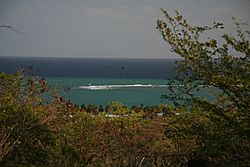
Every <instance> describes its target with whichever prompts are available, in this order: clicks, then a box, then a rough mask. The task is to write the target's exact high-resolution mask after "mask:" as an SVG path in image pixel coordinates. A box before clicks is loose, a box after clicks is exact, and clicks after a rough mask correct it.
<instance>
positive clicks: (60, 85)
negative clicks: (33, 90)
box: [46, 77, 167, 106]
mask: <svg viewBox="0 0 250 167" xmlns="http://www.w3.org/2000/svg"><path fill="white" fill-rule="evenodd" d="M46 79H47V81H48V83H49V84H50V85H51V86H53V87H56V88H57V89H59V90H60V91H61V92H62V94H63V96H64V97H65V98H68V99H70V100H71V101H72V102H74V103H76V104H79V105H81V104H95V105H106V104H108V103H110V102H111V101H119V102H121V103H123V104H125V105H129V106H132V105H141V104H143V105H158V104H161V103H162V100H161V98H160V97H161V95H162V94H164V93H167V87H166V80H160V79H105V78H54V77H53V78H46ZM81 87H84V88H81ZM68 88H69V89H70V90H69V91H67V92H65V91H64V90H65V89H68ZM95 88H96V89H95Z"/></svg>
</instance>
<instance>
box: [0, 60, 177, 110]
mask: <svg viewBox="0 0 250 167" xmlns="http://www.w3.org/2000/svg"><path fill="white" fill-rule="evenodd" d="M175 61H176V60H174V59H99V58H31V57H0V70H1V71H3V72H6V73H14V72H15V71H16V70H17V69H18V68H20V67H22V68H24V69H27V67H28V66H32V67H33V71H34V75H36V76H40V77H44V78H46V80H47V81H48V83H49V84H50V85H51V86H53V87H54V88H57V89H58V90H60V91H61V93H62V94H63V96H65V97H66V98H67V99H70V100H71V101H72V102H74V103H76V104H79V105H81V104H85V105H88V104H95V105H106V104H108V103H110V102H111V101H119V102H121V103H123V104H125V105H128V106H132V105H141V104H143V105H159V104H161V103H164V101H162V99H161V98H160V97H161V95H163V94H166V93H168V87H167V85H166V83H167V80H168V79H170V78H173V77H174V76H175V70H174V63H175ZM65 88H67V90H68V88H69V89H70V90H69V91H67V92H65V91H64V90H65Z"/></svg>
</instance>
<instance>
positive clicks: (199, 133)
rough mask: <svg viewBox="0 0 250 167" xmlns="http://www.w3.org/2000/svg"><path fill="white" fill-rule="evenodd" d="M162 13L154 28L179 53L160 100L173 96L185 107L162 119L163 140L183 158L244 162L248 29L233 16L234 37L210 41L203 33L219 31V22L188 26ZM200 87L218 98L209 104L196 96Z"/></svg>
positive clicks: (249, 85) (249, 97)
mask: <svg viewBox="0 0 250 167" xmlns="http://www.w3.org/2000/svg"><path fill="white" fill-rule="evenodd" d="M162 12H163V14H164V17H165V20H164V21H163V20H158V21H157V29H158V30H159V32H160V33H161V35H162V37H163V39H164V41H165V42H167V43H168V44H169V45H170V46H171V51H172V52H174V53H177V54H178V55H180V56H181V57H182V59H181V60H179V61H177V72H178V76H177V78H176V80H174V81H172V83H170V90H171V91H172V94H170V95H165V96H164V98H167V99H170V100H174V105H175V106H176V109H177V110H178V108H179V109H181V110H184V111H189V112H182V113H181V115H180V116H178V117H174V118H170V119H169V120H168V121H167V122H166V127H165V138H166V141H168V142H169V146H170V147H173V148H174V149H173V150H172V151H173V153H174V155H175V156H176V157H181V161H182V162H186V161H187V160H188V159H191V158H204V159H208V160H210V161H212V162H213V163H214V164H215V165H216V166H233V165H240V166H247V164H249V158H248V157H249V151H247V150H249V149H250V148H249V137H250V131H249V130H250V129H249V121H248V120H249V108H250V106H249V104H250V94H249V92H250V73H249V71H250V61H249V56H250V46H249V40H248V39H249V36H250V33H249V31H243V29H242V26H244V25H245V23H239V22H237V20H236V19H235V18H234V17H233V21H234V23H235V25H236V32H237V33H236V37H233V36H231V35H229V34H226V33H225V34H224V35H222V40H221V39H213V38H209V37H208V38H206V37H205V35H206V34H208V31H211V30H216V29H217V30H218V29H223V28H224V27H223V24H222V23H214V25H212V26H191V25H190V24H189V23H188V22H187V20H186V19H184V17H183V16H181V15H180V14H179V13H178V12H176V16H175V17H171V16H170V15H169V14H168V12H167V11H166V10H162ZM180 83H181V86H177V85H179V84H180ZM200 88H206V89H208V90H209V91H214V92H216V93H217V95H218V97H217V99H215V100H214V102H208V101H207V100H206V99H202V98H201V97H197V96H195V95H194V92H195V91H199V89H200ZM179 112H181V111H179ZM174 150H175V151H174ZM181 161H180V162H181Z"/></svg>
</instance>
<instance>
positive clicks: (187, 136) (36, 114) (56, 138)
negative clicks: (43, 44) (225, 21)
mask: <svg viewBox="0 0 250 167" xmlns="http://www.w3.org/2000/svg"><path fill="white" fill-rule="evenodd" d="M163 13H164V16H165V20H164V21H163V20H158V21H157V28H158V30H159V31H160V32H161V34H162V36H163V39H164V40H165V41H166V42H167V43H168V44H170V46H171V47H172V51H173V52H175V53H177V54H179V55H180V56H181V57H182V58H183V59H182V60H180V61H178V62H177V71H178V76H177V78H175V79H174V80H172V81H171V86H170V90H171V91H172V93H171V94H169V95H164V96H163V97H164V98H166V99H168V100H171V101H173V106H170V105H161V106H146V107H144V106H140V107H137V106H132V107H130V108H129V107H127V106H124V105H122V104H121V103H118V102H112V103H110V104H109V105H107V106H104V107H103V106H99V107H97V106H94V105H88V106H84V105H82V106H81V107H79V106H77V105H74V104H72V103H71V102H70V101H69V100H66V99H64V98H63V97H61V96H60V94H59V93H58V92H56V91H55V90H53V89H52V88H50V86H49V85H47V84H46V81H45V80H44V79H41V78H38V77H33V76H32V75H29V74H28V75H25V76H24V74H23V72H22V71H18V72H17V73H16V74H5V73H0V94H1V95H0V128H1V129H0V166H60V167H64V166H65V167H66V166H89V167H92V166H100V167H101V166H106V167H107V166H108V167H112V166H114V167H117V166H120V167H122V166H124V167H125V166H134V167H142V166H144V167H160V166H162V167H163V166H185V165H186V164H189V165H190V164H192V163H193V162H195V160H198V161H197V162H203V163H205V164H210V165H213V166H248V165H249V164H250V162H249V150H250V148H249V147H250V146H249V136H250V129H249V108H250V106H249V104H250V103H249V92H250V91H249V89H250V77H249V75H250V74H249V68H250V63H249V53H250V47H249V41H248V40H247V37H249V36H247V35H249V32H247V31H243V30H242V29H241V26H243V24H241V23H238V22H237V21H236V19H234V21H235V24H236V27H237V30H236V32H237V37H235V38H234V37H232V36H230V35H228V34H225V35H223V36H222V39H224V43H221V42H219V41H220V40H215V39H211V38H208V39H206V38H205V37H204V36H201V35H202V34H204V32H206V31H209V30H214V29H220V28H222V26H223V25H222V24H221V23H215V24H214V25H213V26H211V27H209V26H204V27H197V26H194V27H193V26H190V25H189V24H188V23H187V21H186V20H185V19H184V18H183V17H182V16H181V15H180V14H179V13H178V12H177V13H176V16H175V17H171V16H170V15H169V14H168V13H167V12H166V11H164V10H163ZM201 37H202V38H201ZM233 53H235V54H236V53H237V55H234V54H233ZM238 54H239V56H238ZM176 83H177V84H176ZM180 84H181V85H182V86H176V85H180ZM201 87H202V88H206V89H209V90H211V91H216V92H217V95H218V97H217V98H216V99H215V100H214V101H213V102H209V101H207V100H206V99H203V98H201V97H198V96H195V95H194V92H195V91H197V90H198V89H200V88H201ZM159 113H164V115H165V116H158V115H157V114H159Z"/></svg>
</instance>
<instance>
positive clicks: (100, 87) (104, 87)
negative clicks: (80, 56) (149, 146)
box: [79, 84, 168, 90]
mask: <svg viewBox="0 0 250 167" xmlns="http://www.w3.org/2000/svg"><path fill="white" fill-rule="evenodd" d="M167 86H168V85H153V84H147V85H143V84H133V85H89V86H79V89H87V90H110V89H120V88H160V87H167Z"/></svg>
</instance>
